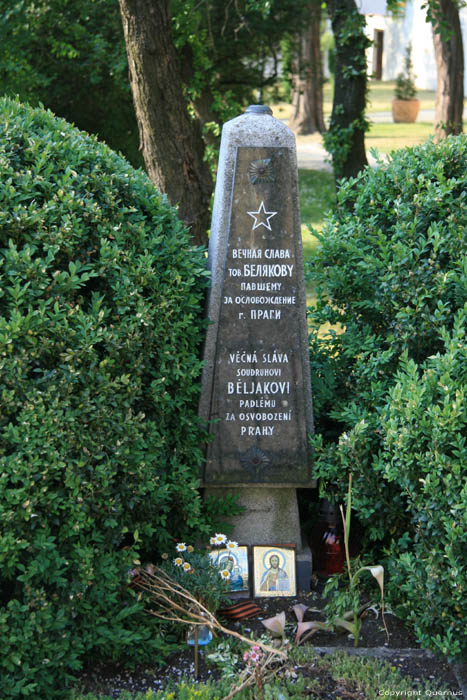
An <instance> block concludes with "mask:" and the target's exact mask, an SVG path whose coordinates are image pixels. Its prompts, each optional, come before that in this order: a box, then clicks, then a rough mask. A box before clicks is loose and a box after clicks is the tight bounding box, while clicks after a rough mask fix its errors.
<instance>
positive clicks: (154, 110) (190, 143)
mask: <svg viewBox="0 0 467 700" xmlns="http://www.w3.org/2000/svg"><path fill="white" fill-rule="evenodd" d="M119 2H120V10H121V14H122V21H123V30H124V34H125V42H126V48H127V54H128V65H129V73H130V83H131V89H132V93H133V101H134V105H135V111H136V118H137V120H138V128H139V136H140V149H141V151H142V154H143V158H144V162H145V165H146V170H147V173H148V175H149V177H150V178H151V180H152V181H153V182H154V184H155V185H156V187H157V188H158V189H159V190H160V191H161V192H163V193H165V194H166V195H167V197H168V199H169V201H170V202H171V203H172V204H173V205H178V209H179V215H180V218H181V219H182V221H183V222H184V223H185V224H186V225H187V226H189V227H191V233H192V236H193V242H194V243H196V244H205V243H206V241H207V230H208V227H209V213H208V209H209V203H210V198H211V192H212V178H211V175H210V172H209V169H208V166H207V164H206V163H205V162H204V161H203V154H204V143H203V139H202V135H201V128H200V125H199V123H198V122H197V121H196V120H193V119H191V118H190V116H189V114H188V110H187V101H186V99H185V97H184V95H183V85H182V78H181V71H180V65H179V60H178V57H177V54H176V51H175V47H174V44H173V40H172V29H171V22H170V12H169V6H170V0H119Z"/></svg>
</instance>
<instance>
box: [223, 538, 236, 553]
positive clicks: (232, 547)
mask: <svg viewBox="0 0 467 700" xmlns="http://www.w3.org/2000/svg"><path fill="white" fill-rule="evenodd" d="M225 546H226V548H227V549H230V551H231V552H234V551H235V550H236V549H237V547H238V542H234V541H233V540H229V541H228V542H227V544H226V545H225Z"/></svg>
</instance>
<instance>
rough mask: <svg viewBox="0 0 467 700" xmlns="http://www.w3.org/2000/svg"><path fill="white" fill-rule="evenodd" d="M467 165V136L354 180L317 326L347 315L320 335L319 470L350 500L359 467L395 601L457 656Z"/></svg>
mask: <svg viewBox="0 0 467 700" xmlns="http://www.w3.org/2000/svg"><path fill="white" fill-rule="evenodd" d="M466 173H467V138H466V137H464V136H462V137H458V138H450V139H446V140H445V141H443V142H442V143H440V144H439V145H434V144H433V143H427V144H426V145H424V146H420V147H416V148H413V149H406V150H403V151H399V152H396V153H394V154H393V156H392V159H391V161H390V162H389V164H388V165H382V164H380V165H379V166H378V167H377V168H376V169H375V170H370V169H368V170H366V171H365V173H364V174H363V175H361V176H360V177H359V178H358V179H357V180H351V181H349V183H346V184H344V185H343V186H342V187H341V190H340V192H339V196H338V211H337V214H336V215H335V216H334V217H333V218H332V219H331V220H330V221H329V223H328V225H327V228H326V229H325V231H324V233H323V235H322V237H321V247H320V248H319V249H318V251H317V255H316V258H315V262H314V263H313V265H314V271H315V279H316V282H317V284H318V287H319V301H318V307H317V309H316V311H315V312H314V313H313V316H312V318H313V323H314V324H315V325H316V327H319V326H320V325H322V324H323V323H324V322H330V323H332V324H340V325H335V329H336V331H337V332H336V333H334V334H333V335H332V337H329V338H328V339H325V340H322V339H320V338H319V337H318V336H317V334H316V335H314V336H313V337H312V349H311V357H312V371H313V373H314V374H316V379H315V380H314V391H315V396H316V402H315V406H317V407H318V408H319V411H320V414H319V415H318V420H317V423H318V425H319V429H320V431H321V435H319V436H318V438H317V439H316V457H317V459H316V468H317V474H318V476H320V477H321V483H322V486H323V488H325V489H326V490H327V491H328V492H336V493H338V494H339V495H340V496H341V498H342V497H343V496H344V493H345V486H346V483H347V473H348V471H351V472H352V473H353V504H354V507H355V508H356V511H357V514H358V517H359V519H360V521H361V522H362V523H363V524H364V525H365V531H366V535H367V539H368V540H373V541H379V542H380V543H382V544H384V545H385V546H387V547H388V548H389V549H390V552H391V557H392V582H393V583H392V584H391V580H390V587H391V585H392V595H393V602H395V601H396V600H397V602H399V603H402V604H403V605H404V606H406V607H405V610H406V612H407V610H408V609H410V611H411V613H410V616H411V618H412V621H413V622H414V623H415V624H416V629H417V634H418V636H419V638H420V640H421V641H422V643H423V644H424V645H425V646H431V647H433V648H436V649H438V650H439V648H443V649H446V650H447V653H448V654H449V655H451V656H456V655H458V654H459V645H460V648H462V647H463V646H465V644H466V640H465V636H464V637H463V638H462V639H458V642H457V646H456V644H455V643H454V642H453V641H452V639H453V638H454V637H455V635H456V634H457V630H458V628H459V617H458V614H459V611H458V609H457V608H456V606H458V605H459V600H460V598H459V590H458V588H457V586H462V583H464V584H465V560H463V559H462V558H461V555H460V551H461V547H462V546H464V547H465V527H464V528H463V529H462V527H460V523H461V520H460V512H463V513H465V511H466V507H467V503H466V497H465V491H464V492H462V484H463V483H465V477H466V471H465V470H466V466H467V448H466V445H465V442H464V441H463V440H462V438H461V437H460V436H462V435H463V434H465V420H466V419H465V403H464V407H463V408H460V407H459V406H458V405H457V404H456V402H455V401H457V399H455V397H456V396H461V397H462V396H463V392H464V391H465V355H464V356H463V358H462V356H461V354H460V353H461V352H463V351H464V350H465V338H464V337H463V336H461V335H460V333H461V328H462V327H463V326H464V325H465V321H466V302H467V284H466V282H467V269H466V262H465V261H466V250H467V206H466V205H467V201H466V200H467V187H466V185H467V175H466ZM340 329H342V330H343V332H342V333H339V330H340ZM456 344H457V345H456ZM453 348H457V350H456V352H457V354H456V352H454V350H453ZM315 358H316V359H315ZM429 358H431V359H429ZM462 362H463V363H464V371H461V367H462ZM399 371H400V372H401V373H399V374H398V372H399ZM431 377H438V379H437V380H436V381H437V383H435V384H433V381H434V380H433V379H431ZM443 387H445V388H443ZM441 426H443V427H441ZM464 517H465V515H464ZM435 570H436V571H437V572H438V573H437V574H436V576H434V574H433V572H434V571H435ZM403 581H404V584H403V583H402V582H403ZM441 582H442V584H441ZM434 587H436V590H437V596H436V597H433V598H432V599H431V600H432V603H430V610H427V609H426V605H425V601H426V598H427V597H429V596H430V595H431V593H432V589H433V588H434ZM422 609H423V614H422ZM438 636H439V638H438ZM450 640H451V641H450Z"/></svg>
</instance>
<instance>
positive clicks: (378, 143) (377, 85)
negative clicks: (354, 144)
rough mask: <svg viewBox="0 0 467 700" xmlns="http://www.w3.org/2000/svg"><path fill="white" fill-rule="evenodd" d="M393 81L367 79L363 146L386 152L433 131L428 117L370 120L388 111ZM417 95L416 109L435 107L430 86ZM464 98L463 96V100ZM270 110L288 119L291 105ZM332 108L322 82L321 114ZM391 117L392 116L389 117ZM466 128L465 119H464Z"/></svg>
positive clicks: (327, 87) (317, 137)
mask: <svg viewBox="0 0 467 700" xmlns="http://www.w3.org/2000/svg"><path fill="white" fill-rule="evenodd" d="M394 86H395V82H394V81H391V82H384V83H383V82H378V81H374V80H371V81H370V82H369V93H368V108H367V112H366V114H367V117H368V119H369V120H370V122H371V126H370V130H369V132H368V133H367V134H366V137H365V142H366V146H367V149H368V150H369V149H370V148H376V149H377V150H378V151H379V152H380V153H390V152H391V151H394V150H396V149H398V148H404V147H405V146H413V145H416V144H419V143H423V142H424V141H426V140H427V139H428V138H429V137H430V136H432V135H433V134H434V125H433V122H431V121H417V122H416V123H415V124H394V123H393V122H392V121H388V122H379V121H378V122H376V121H372V115H373V117H374V118H376V114H377V113H379V112H389V113H391V103H392V99H393V97H394ZM417 97H418V98H419V100H420V103H421V104H420V109H421V110H425V109H432V110H434V108H435V92H434V91H433V90H419V91H418V94H417ZM466 102H467V100H466ZM272 109H273V114H274V116H275V117H276V118H277V119H288V118H289V116H290V113H291V111H292V106H291V105H290V104H286V103H284V102H280V103H278V104H276V105H272ZM331 109H332V85H331V83H329V82H328V83H326V84H325V86H324V116H325V119H326V120H327V121H328V120H329V118H330V116H331ZM390 118H391V119H392V117H390ZM464 125H465V129H466V130H467V121H465V122H464ZM301 141H303V142H304V143H307V142H310V141H314V142H317V143H320V142H321V141H322V139H321V136H320V135H319V134H312V135H310V136H299V137H298V138H297V142H298V143H300V142H301Z"/></svg>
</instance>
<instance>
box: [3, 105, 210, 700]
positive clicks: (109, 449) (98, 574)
mask: <svg viewBox="0 0 467 700" xmlns="http://www.w3.org/2000/svg"><path fill="white" fill-rule="evenodd" d="M0 172H1V178H0V202H1V206H0V396H1V413H0V519H1V523H2V530H1V536H0V578H1V604H2V607H1V609H0V634H1V637H2V640H3V647H2V654H1V659H0V668H1V671H0V677H1V681H0V689H1V692H0V696H1V697H2V698H10V697H18V696H21V697H22V696H28V697H34V698H38V697H47V698H53V697H61V696H62V695H63V687H64V686H65V685H66V683H67V682H68V680H67V679H69V677H70V674H71V673H72V672H73V671H75V670H76V669H79V668H80V666H81V664H82V662H83V658H89V657H92V658H96V657H106V658H112V659H118V658H122V657H124V658H125V659H130V660H131V659H132V658H133V659H135V658H138V660H139V661H142V660H144V659H146V658H151V659H152V660H153V661H154V660H155V659H157V658H158V657H160V655H161V653H163V651H164V650H165V649H166V642H165V641H164V640H163V639H161V637H160V635H159V634H158V633H157V631H156V630H155V628H154V624H155V623H154V622H153V620H152V619H151V618H149V616H145V615H144V614H143V613H142V610H141V606H140V604H139V603H138V602H137V601H136V598H135V595H134V594H132V592H131V591H130V590H128V589H127V587H126V585H125V576H126V572H127V571H128V569H129V568H131V567H132V566H133V564H134V563H135V562H136V563H139V560H140V558H142V556H143V555H145V554H147V555H148V556H149V555H154V554H155V553H157V552H162V551H163V550H164V549H167V547H168V546H170V545H171V544H173V538H174V537H177V536H179V537H185V536H189V534H190V533H192V532H193V529H195V530H196V532H197V533H199V532H205V533H208V532H209V531H210V528H211V527H212V525H211V524H210V523H209V524H208V523H207V522H206V517H205V516H204V515H203V512H202V508H201V501H200V498H199V494H198V491H197V486H198V469H199V464H200V461H201V458H202V455H201V451H200V445H201V443H202V439H203V437H204V436H203V435H202V434H201V432H200V428H199V427H198V423H197V420H196V404H197V392H198V388H197V387H198V381H197V380H198V376H199V371H200V360H199V344H200V341H201V337H202V335H203V324H204V322H203V321H202V313H201V311H202V307H203V297H204V293H205V287H206V281H205V280H206V272H205V263H204V254H203V251H202V250H201V249H195V248H192V247H190V242H189V238H188V234H187V231H186V230H185V229H184V228H183V227H182V224H181V223H180V222H179V220H178V218H177V216H176V212H175V210H174V209H172V208H171V207H170V206H169V204H168V203H167V201H166V200H165V198H164V197H162V196H161V195H160V194H158V193H157V192H156V191H155V190H154V188H153V186H152V184H151V183H150V181H149V180H148V178H147V177H146V176H145V175H144V173H142V172H139V171H135V170H133V169H132V168H131V167H130V166H129V165H128V164H127V163H126V162H125V161H124V160H123V159H122V158H121V157H119V156H117V155H116V154H115V153H113V152H111V151H110V150H109V149H108V148H107V147H105V146H103V145H101V144H99V143H98V142H97V141H96V140H95V139H94V138H91V137H88V136H87V135H85V134H83V133H80V132H79V131H78V130H76V129H74V128H72V127H71V126H70V125H68V124H67V123H66V122H64V121H63V120H58V119H55V118H54V117H53V115H52V114H50V113H48V112H45V111H44V110H41V109H30V108H28V107H24V106H21V105H20V104H18V103H17V102H15V101H10V100H2V101H1V102H0Z"/></svg>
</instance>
